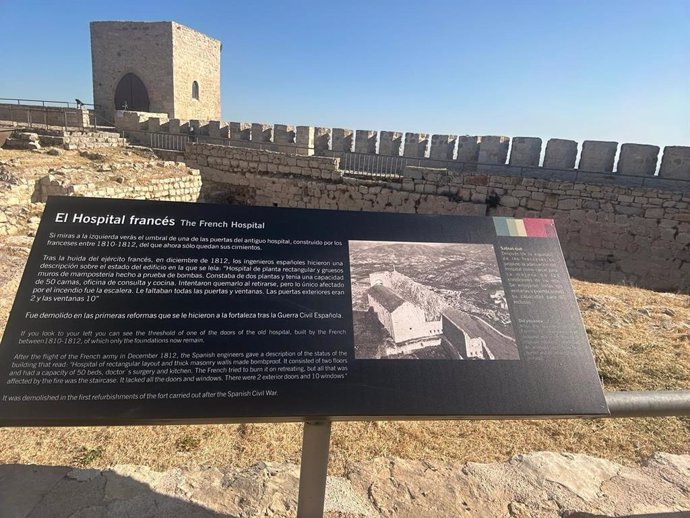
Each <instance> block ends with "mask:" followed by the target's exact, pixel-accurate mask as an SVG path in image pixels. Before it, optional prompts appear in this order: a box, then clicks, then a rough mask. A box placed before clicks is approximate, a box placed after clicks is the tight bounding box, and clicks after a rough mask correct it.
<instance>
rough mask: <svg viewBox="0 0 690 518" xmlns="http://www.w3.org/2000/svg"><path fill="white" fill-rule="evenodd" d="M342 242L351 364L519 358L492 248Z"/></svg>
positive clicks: (447, 244)
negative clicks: (348, 285)
mask: <svg viewBox="0 0 690 518" xmlns="http://www.w3.org/2000/svg"><path fill="white" fill-rule="evenodd" d="M348 243H349V253H350V270H351V272H350V273H351V282H352V311H353V327H354V340H355V358H356V359H358V360H378V359H408V360H409V359H417V360H519V359H520V358H519V353H518V348H517V344H516V342H515V334H514V331H513V326H512V323H511V320H510V313H509V312H508V304H507V302H506V297H505V291H504V289H503V283H502V281H501V276H500V272H499V269H498V263H497V261H496V254H495V252H494V248H493V245H490V244H466V243H460V244H458V243H418V242H400V241H349V242H348Z"/></svg>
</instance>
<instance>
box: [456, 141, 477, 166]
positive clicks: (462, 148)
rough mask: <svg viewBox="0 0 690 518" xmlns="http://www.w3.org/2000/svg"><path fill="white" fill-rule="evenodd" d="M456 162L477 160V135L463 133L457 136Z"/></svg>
mask: <svg viewBox="0 0 690 518" xmlns="http://www.w3.org/2000/svg"><path fill="white" fill-rule="evenodd" d="M456 160H457V161H458V162H477V161H478V160H479V137H471V136H469V135H463V136H461V137H458V153H457V157H456Z"/></svg>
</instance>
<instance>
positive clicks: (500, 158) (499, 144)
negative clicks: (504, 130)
mask: <svg viewBox="0 0 690 518" xmlns="http://www.w3.org/2000/svg"><path fill="white" fill-rule="evenodd" d="M509 146H510V138H509V137H502V136H495V135H484V136H482V137H480V139H479V163H480V164H505V163H506V159H507V158H508V147H509Z"/></svg>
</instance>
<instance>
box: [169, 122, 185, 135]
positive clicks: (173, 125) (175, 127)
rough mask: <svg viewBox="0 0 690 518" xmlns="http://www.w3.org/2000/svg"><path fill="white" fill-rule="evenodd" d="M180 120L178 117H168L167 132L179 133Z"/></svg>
mask: <svg viewBox="0 0 690 518" xmlns="http://www.w3.org/2000/svg"><path fill="white" fill-rule="evenodd" d="M181 126H182V121H181V120H180V119H170V120H169V121H168V133H180V128H181Z"/></svg>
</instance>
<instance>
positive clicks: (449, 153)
mask: <svg viewBox="0 0 690 518" xmlns="http://www.w3.org/2000/svg"><path fill="white" fill-rule="evenodd" d="M157 115H158V114H150V116H149V117H148V118H146V114H142V116H141V117H140V119H139V120H138V121H137V122H136V123H135V124H134V125H132V124H129V125H128V126H127V127H126V128H124V127H123V129H129V130H133V131H155V132H170V133H188V132H189V129H190V128H191V127H192V126H193V127H194V133H195V135H196V138H197V139H198V140H199V141H200V142H206V143H210V144H222V145H231V146H234V147H249V148H261V149H268V150H273V151H280V152H284V153H290V154H301V155H321V156H333V157H342V156H343V155H344V154H346V153H357V154H361V155H366V156H371V157H373V156H376V157H384V156H385V157H394V158H397V157H403V158H404V160H405V161H406V162H407V163H408V164H414V165H417V166H424V167H447V168H450V169H458V168H464V169H468V167H469V169H471V170H473V169H476V167H477V165H478V164H479V165H480V166H481V169H483V170H487V171H492V170H495V171H498V172H500V171H508V172H510V171H516V170H519V171H524V170H526V169H535V168H538V169H542V170H544V171H547V172H552V173H553V174H558V173H560V172H562V171H578V172H583V173H588V172H594V173H605V174H608V175H610V176H612V177H621V176H626V177H640V178H653V177H658V178H664V179H669V180H683V181H690V147H688V146H666V147H665V148H664V149H663V151H661V150H660V149H659V147H658V146H651V145H646V144H630V143H624V144H622V145H620V146H619V144H618V143H617V142H606V141H597V140H585V141H584V142H583V143H582V145H581V146H579V145H578V143H577V142H575V141H573V140H564V139H557V138H552V139H549V140H548V141H547V142H546V146H544V145H543V142H542V140H541V139H540V138H536V137H513V138H512V139H511V138H510V137H506V136H495V135H483V136H479V135H477V136H469V135H465V136H458V135H438V134H437V135H428V134H426V133H414V132H406V133H402V132H397V131H375V130H351V129H345V128H317V127H312V126H296V127H295V126H290V125H286V124H275V125H273V124H263V123H251V124H250V123H243V122H229V123H226V122H222V121H217V120H216V121H200V120H184V119H170V120H167V119H163V120H162V119H161V118H160V117H158V116H157ZM578 150H579V161H578ZM542 151H543V155H544V156H543V160H542ZM660 151H661V152H660ZM616 156H618V160H617V161H616ZM659 161H660V162H661V165H660V167H659V168H658V171H657V164H658V162H659ZM389 162H390V161H389ZM362 163H363V164H365V166H366V167H377V164H383V161H382V160H380V159H379V160H374V159H370V160H362ZM402 163H403V162H402V161H397V162H395V163H392V162H391V164H392V166H393V167H397V166H396V164H402ZM366 164H370V165H366ZM384 165H389V164H388V163H386V164H384ZM396 172H399V171H397V170H396ZM657 172H658V175H657Z"/></svg>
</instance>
